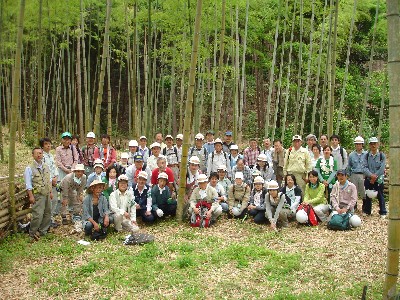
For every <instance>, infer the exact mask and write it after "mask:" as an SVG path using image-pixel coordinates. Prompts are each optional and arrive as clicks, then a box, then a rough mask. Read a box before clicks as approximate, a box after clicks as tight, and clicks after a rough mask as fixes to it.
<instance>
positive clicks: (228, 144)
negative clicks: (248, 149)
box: [222, 131, 235, 154]
mask: <svg viewBox="0 0 400 300" xmlns="http://www.w3.org/2000/svg"><path fill="white" fill-rule="evenodd" d="M232 135H233V133H232V131H227V132H225V141H224V143H223V144H222V151H224V152H225V153H228V154H229V149H230V148H231V146H232V145H233V144H235V143H234V142H233V141H232V138H233V137H232Z"/></svg>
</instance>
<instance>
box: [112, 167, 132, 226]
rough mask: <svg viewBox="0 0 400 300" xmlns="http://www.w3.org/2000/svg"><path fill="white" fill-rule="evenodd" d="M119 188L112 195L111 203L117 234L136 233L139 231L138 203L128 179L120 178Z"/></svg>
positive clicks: (125, 177) (121, 176)
mask: <svg viewBox="0 0 400 300" xmlns="http://www.w3.org/2000/svg"><path fill="white" fill-rule="evenodd" d="M117 186H118V188H117V189H116V190H115V191H114V192H112V193H111V195H110V199H109V203H110V210H111V212H112V216H113V219H114V225H115V230H116V231H117V232H121V231H123V230H124V231H127V232H131V233H133V232H135V231H138V230H139V227H138V225H137V223H136V202H135V201H134V200H133V198H134V197H133V192H132V190H131V189H128V177H127V176H126V175H124V174H123V175H120V176H119V177H118V183H117Z"/></svg>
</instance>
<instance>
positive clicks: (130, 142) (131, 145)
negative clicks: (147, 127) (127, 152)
mask: <svg viewBox="0 0 400 300" xmlns="http://www.w3.org/2000/svg"><path fill="white" fill-rule="evenodd" d="M128 146H129V147H138V146H139V144H138V142H137V140H130V141H129V145H128Z"/></svg>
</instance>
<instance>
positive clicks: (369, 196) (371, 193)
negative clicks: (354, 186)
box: [365, 190, 378, 199]
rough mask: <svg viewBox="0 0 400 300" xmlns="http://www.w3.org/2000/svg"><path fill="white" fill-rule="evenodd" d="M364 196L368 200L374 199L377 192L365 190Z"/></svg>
mask: <svg viewBox="0 0 400 300" xmlns="http://www.w3.org/2000/svg"><path fill="white" fill-rule="evenodd" d="M365 194H366V195H367V197H368V198H371V199H374V198H376V197H377V196H378V192H377V191H375V190H365Z"/></svg>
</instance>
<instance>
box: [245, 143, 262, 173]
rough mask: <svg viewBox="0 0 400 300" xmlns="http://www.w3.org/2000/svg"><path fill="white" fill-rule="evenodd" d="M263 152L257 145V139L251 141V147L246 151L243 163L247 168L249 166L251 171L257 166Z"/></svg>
mask: <svg viewBox="0 0 400 300" xmlns="http://www.w3.org/2000/svg"><path fill="white" fill-rule="evenodd" d="M260 153H261V150H260V147H258V145H257V140H256V139H255V138H252V139H250V141H249V147H247V148H246V149H244V153H243V162H244V164H245V165H246V166H249V168H250V169H252V168H253V167H254V165H255V164H256V161H257V158H258V156H259V155H260Z"/></svg>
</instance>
